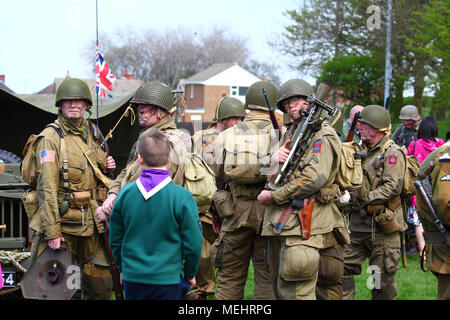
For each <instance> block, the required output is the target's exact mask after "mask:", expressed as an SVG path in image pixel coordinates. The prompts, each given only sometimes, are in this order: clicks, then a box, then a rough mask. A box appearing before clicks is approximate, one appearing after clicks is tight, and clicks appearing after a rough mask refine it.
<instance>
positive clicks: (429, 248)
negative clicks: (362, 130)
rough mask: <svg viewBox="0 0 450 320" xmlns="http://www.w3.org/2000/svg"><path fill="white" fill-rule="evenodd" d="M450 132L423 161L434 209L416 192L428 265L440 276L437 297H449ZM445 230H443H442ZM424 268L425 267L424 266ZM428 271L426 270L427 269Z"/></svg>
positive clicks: (422, 174)
mask: <svg viewBox="0 0 450 320" xmlns="http://www.w3.org/2000/svg"><path fill="white" fill-rule="evenodd" d="M449 134H450V132H447V142H446V143H445V144H444V145H442V146H441V147H439V148H437V149H436V150H434V151H433V152H432V153H430V154H429V155H428V157H427V158H426V159H425V160H424V161H423V163H422V165H421V167H420V169H419V171H418V179H427V180H428V179H429V181H430V184H429V187H430V188H429V190H427V192H429V193H430V195H431V197H430V198H429V200H430V203H431V206H432V207H433V210H434V211H435V213H434V214H435V215H436V216H434V215H433V214H432V211H431V208H430V207H428V206H427V205H426V202H425V199H424V198H423V195H422V193H420V192H418V193H417V210H418V213H419V216H420V221H421V222H422V225H423V228H424V230H425V232H424V236H425V242H426V245H425V252H426V255H423V256H422V257H421V264H423V262H424V261H423V258H424V256H426V257H427V261H426V263H427V269H428V270H430V271H431V272H433V274H434V275H435V276H436V278H437V291H438V294H437V298H438V300H450V233H449V230H450V211H449V205H448V204H449V202H448V201H449V199H450V140H449V138H450V136H449ZM437 219H439V220H440V222H441V228H442V229H441V230H439V228H438V227H437V223H436V221H437ZM442 231H444V232H442ZM422 270H424V269H423V267H422ZM424 271H425V270H424Z"/></svg>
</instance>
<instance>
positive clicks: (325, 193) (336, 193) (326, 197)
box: [316, 184, 341, 204]
mask: <svg viewBox="0 0 450 320" xmlns="http://www.w3.org/2000/svg"><path fill="white" fill-rule="evenodd" d="M340 196H341V191H340V190H339V186H338V185H337V184H332V185H331V186H329V187H326V188H321V189H320V190H319V192H318V193H317V195H316V200H317V201H319V202H320V203H324V204H328V203H330V202H331V201H333V200H334V199H337V198H339V197H340Z"/></svg>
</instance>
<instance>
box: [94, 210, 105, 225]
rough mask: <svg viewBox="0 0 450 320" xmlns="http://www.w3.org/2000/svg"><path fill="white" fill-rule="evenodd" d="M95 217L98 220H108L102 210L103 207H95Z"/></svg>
mask: <svg viewBox="0 0 450 320" xmlns="http://www.w3.org/2000/svg"><path fill="white" fill-rule="evenodd" d="M95 217H96V218H97V221H98V222H103V221H106V220H108V216H107V215H106V213H105V211H104V210H103V207H98V208H97V209H95Z"/></svg>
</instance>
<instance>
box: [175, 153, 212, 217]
mask: <svg viewBox="0 0 450 320" xmlns="http://www.w3.org/2000/svg"><path fill="white" fill-rule="evenodd" d="M182 187H183V188H185V189H187V190H188V191H189V192H190V193H191V194H192V196H193V197H194V199H195V202H197V207H198V210H199V212H201V211H203V210H204V209H206V208H208V207H209V205H210V203H211V201H212V198H213V197H214V195H215V194H216V191H217V188H216V179H215V176H214V172H213V171H212V170H211V168H210V167H209V166H208V165H207V164H206V162H205V160H203V158H202V157H201V156H200V155H199V154H197V153H188V154H187V157H186V161H185V163H184V181H183V184H182Z"/></svg>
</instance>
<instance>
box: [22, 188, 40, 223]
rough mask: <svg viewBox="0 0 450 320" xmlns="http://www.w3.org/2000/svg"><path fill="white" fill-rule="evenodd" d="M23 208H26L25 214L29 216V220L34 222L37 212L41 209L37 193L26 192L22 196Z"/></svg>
mask: <svg viewBox="0 0 450 320" xmlns="http://www.w3.org/2000/svg"><path fill="white" fill-rule="evenodd" d="M22 202H23V206H24V208H25V212H26V213H27V215H28V219H30V220H32V219H33V216H34V214H35V213H36V212H37V209H38V208H39V201H38V197H37V191H36V190H33V191H30V192H26V193H24V194H23V196H22Z"/></svg>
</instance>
